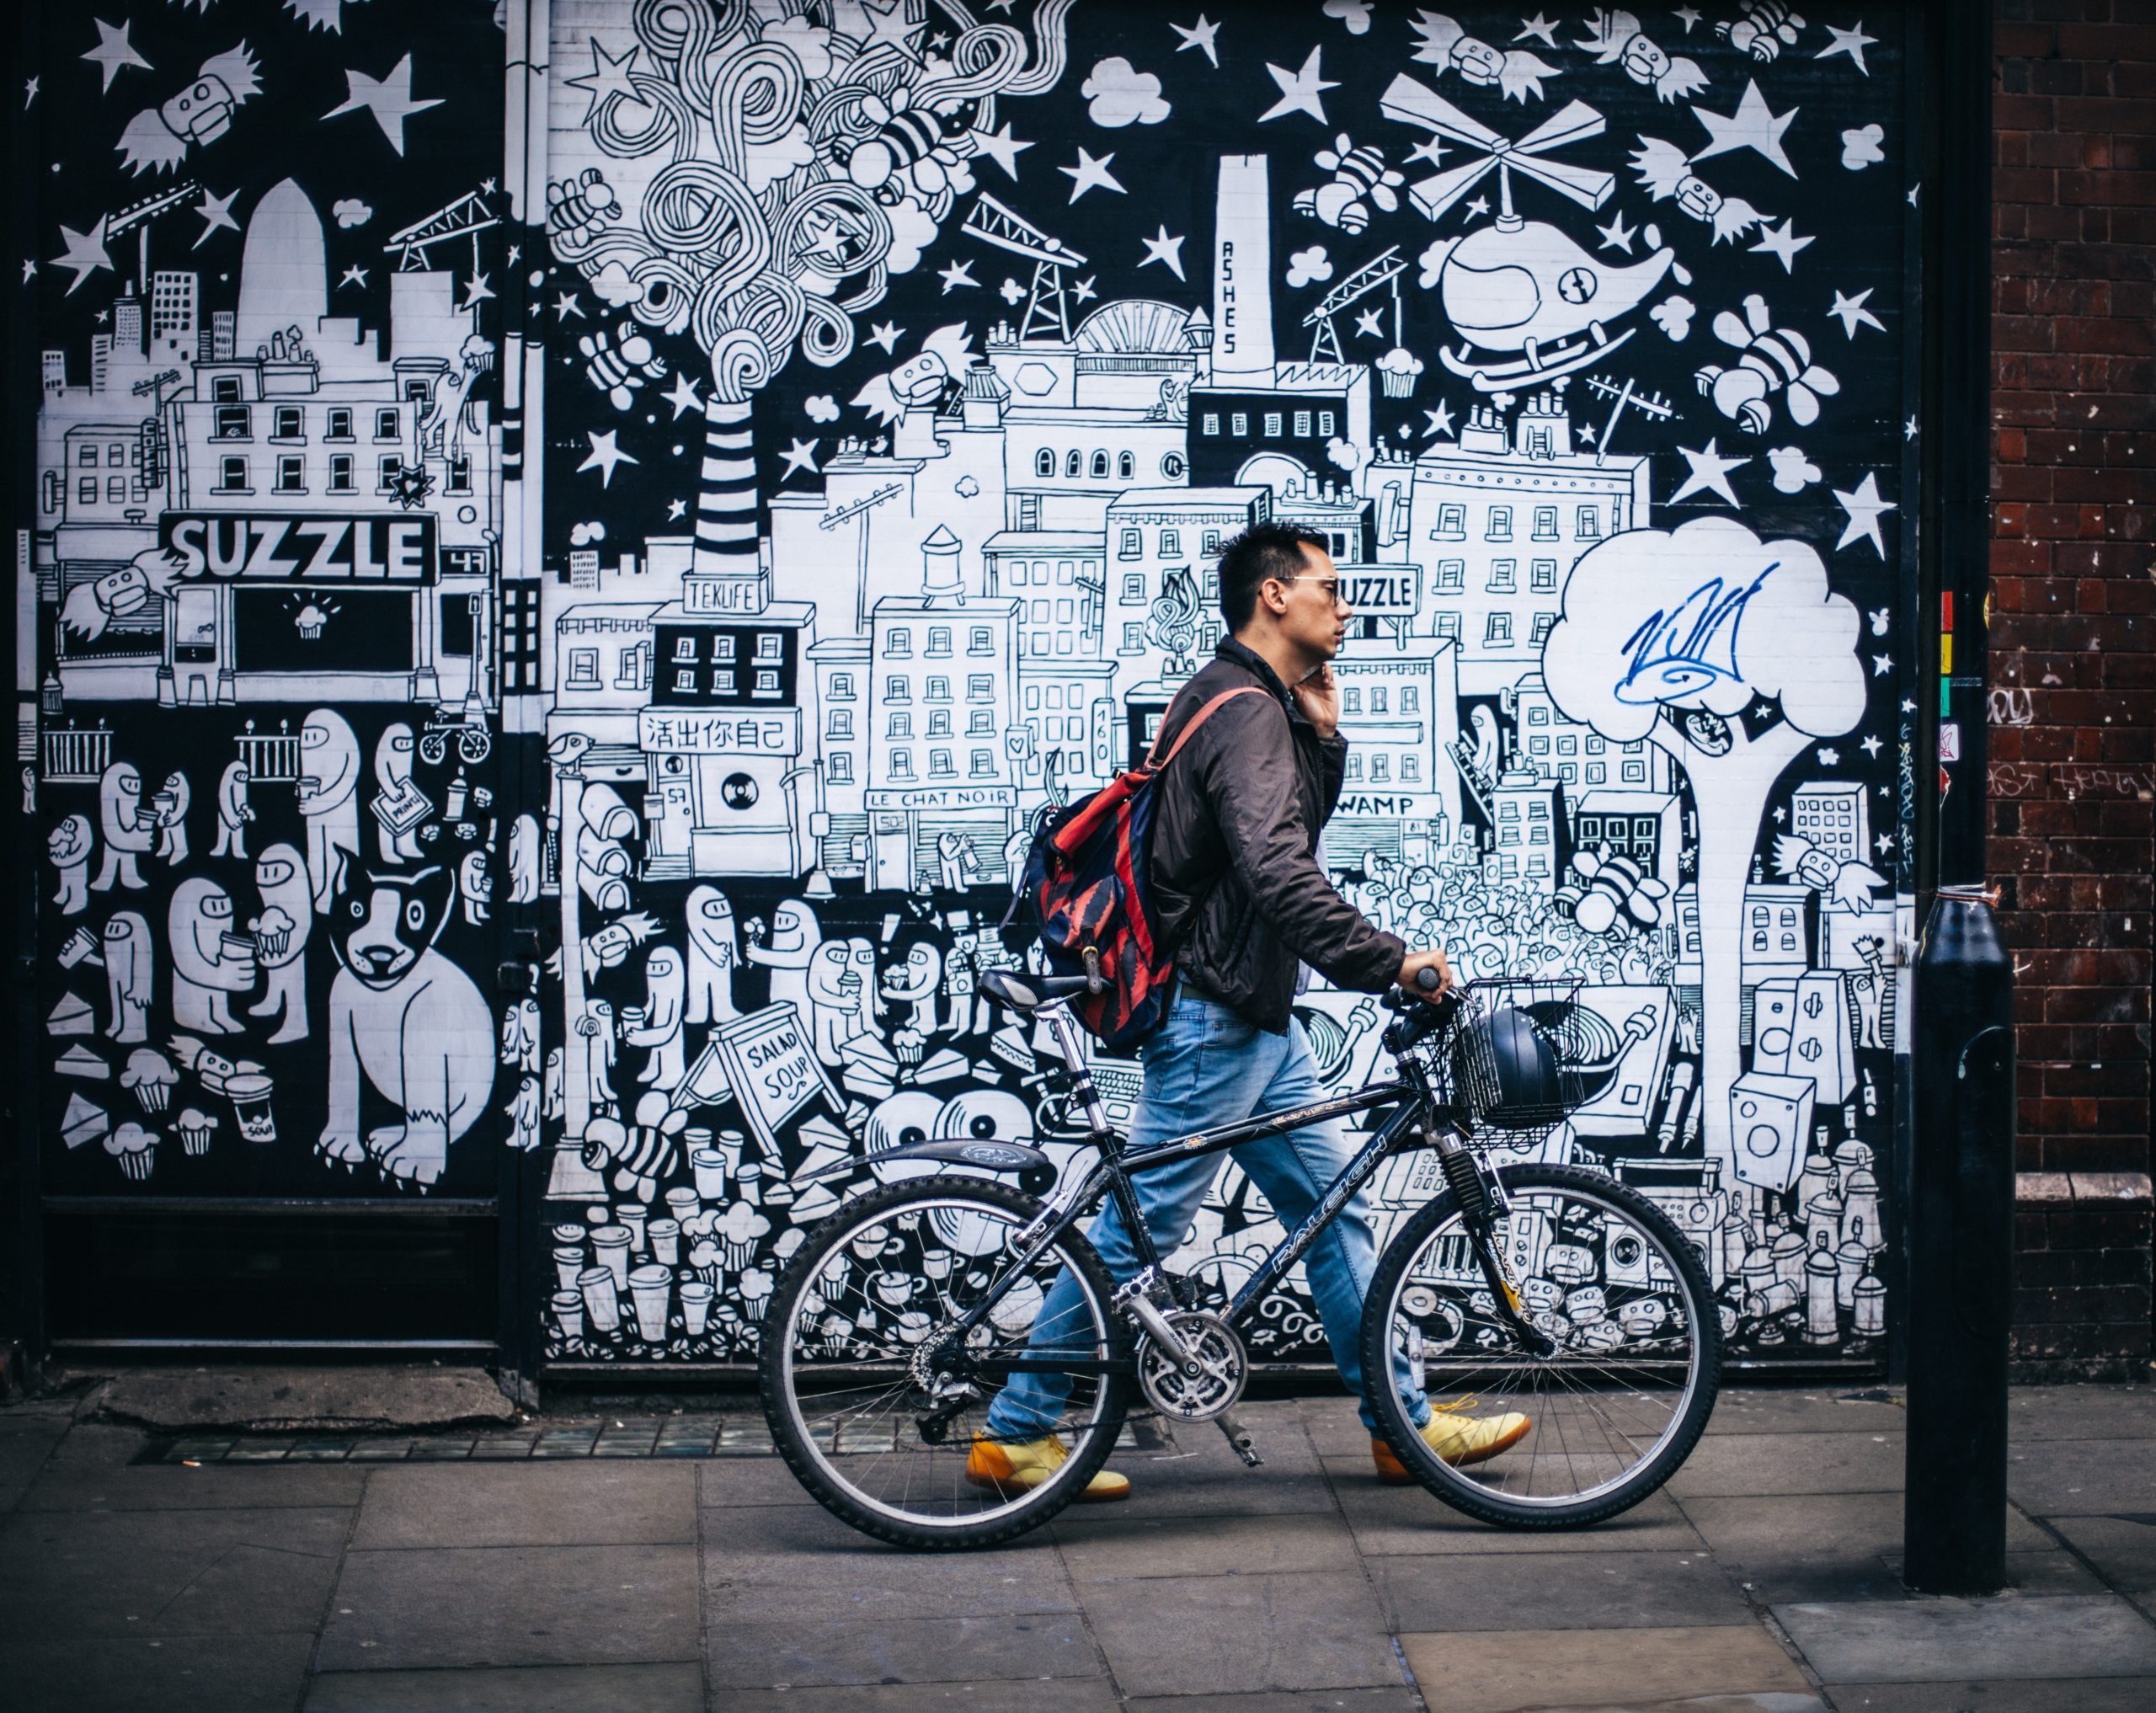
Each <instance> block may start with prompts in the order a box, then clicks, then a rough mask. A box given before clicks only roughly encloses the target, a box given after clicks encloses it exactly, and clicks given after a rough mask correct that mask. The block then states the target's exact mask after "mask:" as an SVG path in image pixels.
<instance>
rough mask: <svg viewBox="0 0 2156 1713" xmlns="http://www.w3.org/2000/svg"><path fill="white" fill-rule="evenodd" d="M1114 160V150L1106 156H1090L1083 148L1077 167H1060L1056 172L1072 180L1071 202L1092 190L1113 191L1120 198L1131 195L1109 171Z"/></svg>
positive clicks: (1079, 152) (1079, 153)
mask: <svg viewBox="0 0 2156 1713" xmlns="http://www.w3.org/2000/svg"><path fill="white" fill-rule="evenodd" d="M1114 158H1115V151H1114V150H1113V149H1110V150H1109V151H1108V152H1107V153H1106V154H1104V155H1089V154H1087V153H1086V151H1085V150H1084V149H1082V148H1081V149H1080V150H1079V151H1078V164H1077V165H1076V166H1075V167H1058V168H1056V169H1055V170H1056V171H1057V172H1059V173H1062V174H1063V175H1064V176H1065V178H1066V179H1070V200H1071V201H1073V202H1075V201H1076V200H1078V199H1079V198H1080V197H1081V196H1083V195H1085V194H1086V192H1087V191H1088V190H1092V189H1102V190H1113V191H1114V192H1115V193H1116V194H1117V195H1119V196H1127V195H1129V194H1130V193H1129V191H1127V190H1125V189H1123V186H1122V185H1120V184H1118V183H1116V180H1115V175H1114V174H1113V173H1111V172H1109V171H1108V163H1109V162H1111V161H1113V159H1114Z"/></svg>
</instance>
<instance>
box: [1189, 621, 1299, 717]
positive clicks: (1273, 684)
mask: <svg viewBox="0 0 2156 1713" xmlns="http://www.w3.org/2000/svg"><path fill="white" fill-rule="evenodd" d="M1213 658H1214V659H1216V660H1225V661H1227V662H1228V663H1229V664H1231V665H1235V666H1240V667H1241V668H1242V669H1243V670H1244V671H1246V672H1247V673H1249V674H1250V675H1251V676H1252V677H1254V678H1256V679H1257V681H1258V682H1259V683H1260V684H1261V685H1262V686H1264V687H1265V689H1266V690H1267V691H1269V692H1270V693H1271V694H1272V695H1273V696H1274V697H1275V698H1276V699H1277V700H1278V702H1279V703H1280V705H1281V706H1282V707H1284V708H1286V709H1287V710H1288V719H1289V723H1290V724H1294V723H1298V722H1299V723H1302V724H1304V725H1308V724H1309V723H1310V716H1309V715H1307V714H1305V712H1303V709H1302V704H1301V703H1299V702H1297V701H1296V700H1295V698H1294V696H1291V695H1289V693H1288V686H1286V685H1284V684H1283V683H1282V682H1281V681H1280V675H1279V674H1278V672H1275V671H1274V670H1273V663H1272V662H1271V661H1269V660H1267V659H1266V658H1265V656H1264V655H1262V654H1259V653H1258V652H1257V649H1255V648H1251V647H1249V646H1248V645H1247V644H1246V643H1239V642H1237V641H1236V640H1235V638H1233V637H1223V638H1220V641H1219V644H1218V645H1217V646H1216V647H1215V648H1214V650H1213Z"/></svg>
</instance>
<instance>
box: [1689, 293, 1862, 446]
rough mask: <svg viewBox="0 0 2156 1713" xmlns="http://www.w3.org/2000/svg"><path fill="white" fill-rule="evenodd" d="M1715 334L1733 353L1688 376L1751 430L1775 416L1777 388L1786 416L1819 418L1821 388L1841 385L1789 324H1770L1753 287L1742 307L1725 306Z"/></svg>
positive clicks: (1769, 422)
mask: <svg viewBox="0 0 2156 1713" xmlns="http://www.w3.org/2000/svg"><path fill="white" fill-rule="evenodd" d="M1715 337H1716V339H1720V340H1721V342H1722V343H1723V344H1726V345H1727V346H1728V347H1729V348H1730V349H1731V350H1733V351H1735V352H1736V353H1737V360H1736V361H1735V362H1733V363H1732V364H1731V365H1730V366H1728V367H1727V368H1726V369H1725V368H1722V367H1721V366H1719V365H1718V364H1714V363H1709V364H1706V365H1705V366H1703V367H1701V368H1700V371H1699V372H1698V373H1697V374H1695V375H1694V376H1693V377H1692V378H1693V381H1694V382H1695V383H1696V384H1697V385H1698V387H1699V389H1700V392H1702V393H1703V394H1705V396H1706V397H1708V398H1711V399H1713V400H1714V402H1715V408H1716V410H1718V411H1720V412H1721V414H1723V415H1724V416H1726V417H1728V418H1729V419H1731V420H1732V422H1735V423H1737V424H1738V425H1739V426H1741V427H1742V428H1743V429H1745V430H1747V431H1748V432H1749V433H1752V434H1755V435H1758V434H1764V433H1765V432H1766V431H1767V430H1768V429H1769V428H1770V427H1771V426H1772V425H1773V424H1774V405H1773V404H1772V403H1771V402H1770V401H1771V400H1772V399H1773V398H1774V394H1776V393H1777V392H1780V393H1781V394H1782V395H1783V397H1784V402H1785V404H1786V405H1787V407H1788V409H1789V414H1790V420H1791V421H1793V422H1797V423H1802V424H1807V425H1808V424H1812V423H1815V422H1817V421H1818V420H1819V398H1818V395H1819V394H1821V393H1822V392H1823V393H1825V394H1827V395H1828V397H1829V398H1831V397H1833V395H1834V394H1835V393H1837V392H1840V391H1841V390H1842V383H1841V382H1839V381H1838V379H1836V378H1835V376H1834V374H1833V371H1831V370H1829V369H1826V368H1823V367H1822V366H1820V365H1819V364H1817V363H1815V362H1813V361H1812V344H1811V342H1810V341H1809V340H1808V339H1806V338H1805V337H1804V335H1803V334H1801V333H1798V332H1797V331H1796V329H1795V328H1778V327H1776V326H1775V325H1774V318H1773V314H1772V312H1770V311H1769V309H1768V307H1767V300H1766V299H1765V298H1764V297H1762V296H1759V294H1758V292H1756V291H1755V292H1753V294H1752V295H1751V296H1749V297H1748V298H1746V299H1745V300H1744V313H1743V314H1742V316H1737V315H1734V314H1732V312H1730V311H1728V310H1726V309H1725V310H1723V311H1722V312H1721V314H1719V315H1717V316H1716V318H1715Z"/></svg>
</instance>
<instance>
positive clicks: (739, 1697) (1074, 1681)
mask: <svg viewBox="0 0 2156 1713" xmlns="http://www.w3.org/2000/svg"><path fill="white" fill-rule="evenodd" d="M1014 1697H1022V1700H1015V1701H1014V1699H1013V1698H1014ZM1013 1705H1022V1706H1023V1707H1024V1708H1025V1710H1026V1713H1122V1710H1123V1705H1124V1704H1123V1700H1122V1698H1121V1697H1120V1696H1118V1694H1116V1692H1115V1686H1114V1685H1113V1684H1111V1683H1109V1682H1108V1680H1107V1678H1045V1679H1043V1680H1040V1681H1038V1682H1034V1683H1030V1684H1026V1685H1025V1686H1024V1688H1023V1689H1019V1688H1018V1687H1017V1685H1016V1684H1011V1683H1008V1682H1002V1681H997V1680H992V1679H991V1680H985V1681H983V1682H980V1683H969V1684H862V1685H860V1686H858V1687H853V1686H848V1687H846V1688H842V1689H719V1690H717V1691H714V1692H713V1694H712V1700H711V1708H712V1713H1008V1710H1009V1709H1010V1708H1011V1707H1012V1706H1013ZM1150 1705H1161V1704H1159V1703H1153V1704H1150ZM1171 1705H1176V1706H1177V1707H1183V1706H1187V1705H1194V1704H1188V1703H1183V1702H1176V1703H1173V1704H1171ZM1372 1713H1378V1710H1375V1709H1373V1710H1372ZM1383 1713H1391V1710H1390V1708H1388V1709H1385V1710H1383ZM1417 1713H1420V1710H1419V1709H1418V1710H1417Z"/></svg>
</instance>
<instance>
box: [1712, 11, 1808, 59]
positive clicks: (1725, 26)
mask: <svg viewBox="0 0 2156 1713" xmlns="http://www.w3.org/2000/svg"><path fill="white" fill-rule="evenodd" d="M1737 10H1738V11H1740V12H1742V13H1743V14H1744V16H1743V17H1742V18H1741V19H1737V20H1736V21H1735V22H1734V23H1732V22H1730V21H1729V20H1727V19H1725V20H1723V21H1722V22H1721V23H1720V24H1716V26H1715V34H1716V35H1718V36H1720V37H1721V39H1722V40H1724V41H1726V42H1727V43H1728V44H1729V45H1731V46H1732V47H1733V48H1735V49H1736V50H1737V51H1738V52H1739V53H1747V54H1749V55H1751V56H1752V57H1753V59H1755V60H1757V61H1759V63H1760V64H1761V65H1765V64H1767V63H1769V61H1774V60H1778V59H1780V57H1781V52H1782V49H1783V48H1784V47H1785V46H1788V47H1795V46H1796V33H1797V31H1799V30H1800V29H1803V28H1804V20H1803V19H1801V18H1799V17H1798V16H1797V15H1796V13H1794V12H1792V11H1790V9H1789V5H1788V0H1742V3H1740V4H1739V6H1738V7H1737Z"/></svg>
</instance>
